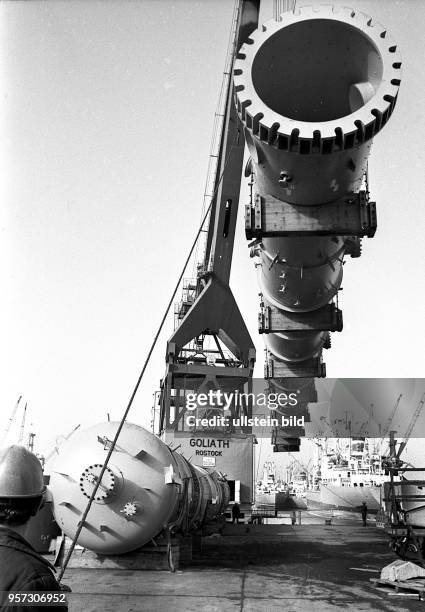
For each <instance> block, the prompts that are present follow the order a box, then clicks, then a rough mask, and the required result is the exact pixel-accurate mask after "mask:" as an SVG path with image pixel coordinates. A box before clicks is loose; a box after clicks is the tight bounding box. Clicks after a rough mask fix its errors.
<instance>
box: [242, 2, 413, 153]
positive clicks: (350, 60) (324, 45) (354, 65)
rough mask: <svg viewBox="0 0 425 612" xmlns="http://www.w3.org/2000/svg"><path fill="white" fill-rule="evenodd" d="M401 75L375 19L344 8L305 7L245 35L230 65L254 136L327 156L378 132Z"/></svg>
mask: <svg viewBox="0 0 425 612" xmlns="http://www.w3.org/2000/svg"><path fill="white" fill-rule="evenodd" d="M400 78H401V58H400V55H399V54H398V52H397V49H396V44H395V42H394V41H393V40H392V39H391V38H390V37H389V36H388V34H387V32H386V30H385V28H384V27H383V26H382V25H380V24H379V23H377V22H374V21H373V20H372V18H371V17H369V16H368V15H365V14H364V13H361V12H356V11H354V10H352V9H350V8H347V7H332V6H330V5H319V6H316V7H310V6H308V7H302V8H300V9H299V10H298V11H296V12H295V13H289V12H287V13H284V14H283V15H282V21H280V22H276V21H274V20H272V21H269V22H267V23H266V24H264V25H263V26H262V27H260V28H259V29H258V30H256V31H255V32H253V33H252V34H251V35H250V37H249V39H248V40H247V42H246V43H245V44H244V45H243V46H242V47H241V50H240V52H239V54H238V56H237V59H236V61H235V65H234V90H235V101H236V106H237V109H238V114H239V117H240V119H241V120H242V122H243V123H244V125H245V127H246V128H247V129H248V130H249V131H250V132H251V133H252V134H253V135H254V136H256V137H257V138H259V139H260V140H262V141H264V142H267V143H268V144H269V145H272V146H275V147H277V148H279V149H283V150H287V151H294V152H295V153H301V154H312V153H319V154H326V153H332V152H333V151H340V150H344V149H350V148H352V147H354V146H356V145H359V144H363V143H364V142H366V141H368V140H370V139H372V138H373V136H374V135H375V134H376V133H377V132H379V130H380V129H381V128H382V127H383V126H384V125H385V124H386V123H387V121H388V119H389V117H390V116H391V114H392V112H393V110H394V107H395V103H396V100H397V94H398V89H399V85H400Z"/></svg>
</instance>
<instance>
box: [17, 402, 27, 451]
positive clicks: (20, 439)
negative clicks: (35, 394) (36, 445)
mask: <svg viewBox="0 0 425 612" xmlns="http://www.w3.org/2000/svg"><path fill="white" fill-rule="evenodd" d="M27 405H28V404H27V402H25V406H24V412H23V414H22V421H21V427H20V430H19V438H18V444H22V441H23V439H24V431H25V421H26V418H27Z"/></svg>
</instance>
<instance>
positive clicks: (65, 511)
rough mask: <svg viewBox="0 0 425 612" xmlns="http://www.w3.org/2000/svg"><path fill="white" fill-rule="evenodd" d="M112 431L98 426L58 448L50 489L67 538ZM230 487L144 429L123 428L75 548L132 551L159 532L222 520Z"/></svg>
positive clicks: (106, 425)
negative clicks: (77, 546) (78, 546)
mask: <svg viewBox="0 0 425 612" xmlns="http://www.w3.org/2000/svg"><path fill="white" fill-rule="evenodd" d="M117 428H118V423H117V422H108V423H100V424H99V425H95V426H93V427H91V428H89V429H86V430H83V431H79V432H78V433H75V434H74V435H73V436H72V438H70V440H68V442H66V443H64V444H63V445H62V446H61V447H60V449H59V451H58V452H59V456H58V458H57V460H56V462H55V464H54V465H53V467H52V473H51V477H50V491H51V492H52V495H53V512H54V516H55V519H56V521H57V523H58V525H59V526H60V527H61V528H62V529H63V531H64V532H65V533H66V535H67V536H68V537H70V538H73V537H74V535H75V533H76V530H77V528H78V523H79V521H80V519H81V516H82V514H83V512H84V510H85V507H86V505H87V502H88V500H89V497H90V496H91V493H92V491H93V488H94V486H95V484H96V482H97V480H98V476H99V474H100V470H101V468H102V465H103V464H104V461H105V458H106V455H107V453H108V450H109V448H110V444H111V441H112V440H113V438H114V436H115V433H116V431H117ZM229 495H230V493H229V487H228V484H227V482H226V480H225V478H224V477H223V476H222V475H221V474H219V473H218V472H215V471H212V472H209V471H207V470H205V469H203V468H201V467H198V466H195V465H193V464H191V463H190V462H189V461H187V459H185V458H184V457H183V455H181V454H179V453H177V452H172V451H171V450H170V448H169V447H168V446H167V445H166V444H164V442H162V441H161V440H160V439H159V438H157V437H156V436H154V435H153V434H151V433H150V432H148V431H147V430H146V429H143V428H142V427H139V426H137V425H133V424H130V423H125V424H124V427H123V429H122V432H121V434H120V437H119V439H118V443H117V445H116V447H115V449H114V451H113V453H112V456H111V459H110V462H109V463H108V467H107V469H106V471H105V473H104V475H103V477H102V481H101V483H100V485H99V488H98V490H97V494H96V497H95V499H94V501H93V504H92V507H91V509H90V512H89V514H88V517H87V520H86V522H85V524H84V526H83V529H82V531H81V534H80V536H79V538H78V544H80V545H81V546H84V547H85V548H88V549H89V550H93V551H95V552H97V553H101V554H120V553H126V552H129V551H131V550H135V549H137V548H139V547H141V546H143V545H144V544H146V543H147V542H149V541H151V540H152V538H154V537H155V536H157V535H158V534H159V533H161V532H162V531H163V530H172V531H173V532H174V531H183V532H188V531H190V530H193V529H195V528H200V527H202V525H203V524H205V523H208V522H212V521H214V520H216V519H220V517H222V516H223V514H224V511H225V508H226V506H227V504H228V502H229Z"/></svg>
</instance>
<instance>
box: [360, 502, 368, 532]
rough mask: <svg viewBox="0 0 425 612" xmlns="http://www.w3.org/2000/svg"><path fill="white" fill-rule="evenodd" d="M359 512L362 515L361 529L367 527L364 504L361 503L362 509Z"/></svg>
mask: <svg viewBox="0 0 425 612" xmlns="http://www.w3.org/2000/svg"><path fill="white" fill-rule="evenodd" d="M360 512H361V514H362V519H363V527H366V525H367V506H366V502H363V503H362V507H361V509H360Z"/></svg>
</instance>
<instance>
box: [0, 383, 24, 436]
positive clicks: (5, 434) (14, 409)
mask: <svg viewBox="0 0 425 612" xmlns="http://www.w3.org/2000/svg"><path fill="white" fill-rule="evenodd" d="M21 399H22V395H20V396H19V397H18V401H17V402H16V404H15V405H14V407H13V410H12V413H11V415H10V417H9V420H8V422H7V425H6V427H5V429H4V432H3V436H2V439H1V444H2V445H3V444H4V442H5V440H6V438H7V435H8V433H9V431H10V428H11V426H12V423H13V421H14V420H15V416H16V413H17V411H18V408H19V404H20V401H21Z"/></svg>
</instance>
